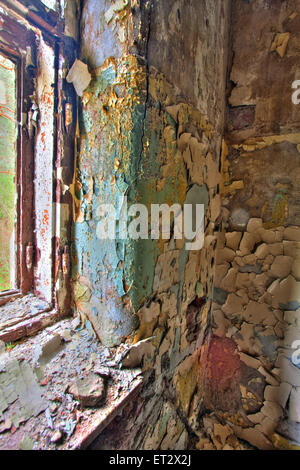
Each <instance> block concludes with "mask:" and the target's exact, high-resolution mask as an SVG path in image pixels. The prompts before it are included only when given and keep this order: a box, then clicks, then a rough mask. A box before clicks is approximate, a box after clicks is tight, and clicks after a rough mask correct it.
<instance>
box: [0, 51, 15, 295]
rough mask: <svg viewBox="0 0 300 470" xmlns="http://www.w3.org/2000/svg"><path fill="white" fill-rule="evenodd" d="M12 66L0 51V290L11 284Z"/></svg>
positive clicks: (12, 283)
mask: <svg viewBox="0 0 300 470" xmlns="http://www.w3.org/2000/svg"><path fill="white" fill-rule="evenodd" d="M16 106H17V105H16V67H15V64H14V63H13V62H12V61H11V60H9V59H8V58H6V57H5V56H3V55H1V54H0V291H4V290H7V289H13V288H15V287H16V286H15V277H16V276H15V258H16V257H15V204H16V191H15V187H16V185H15V175H16Z"/></svg>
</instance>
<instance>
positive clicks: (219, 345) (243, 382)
mask: <svg viewBox="0 0 300 470" xmlns="http://www.w3.org/2000/svg"><path fill="white" fill-rule="evenodd" d="M230 4H231V9H230ZM299 18H300V10H299V5H298V3H297V2H296V1H293V0H289V1H285V2H282V1H277V0H276V1H269V0H251V1H247V2H246V1H241V0H233V1H232V2H221V1H211V0H206V1H203V2H199V1H196V0H189V1H188V2H186V1H183V0H182V1H181V0H176V1H175V2H174V1H169V0H166V1H163V2H162V1H159V0H153V1H152V2H150V1H149V2H139V1H137V0H131V1H127V0H124V1H115V2H106V1H104V0H103V1H101V2H95V1H93V0H86V1H85V2H84V5H83V11H82V21H81V35H82V37H81V40H82V44H81V46H82V49H81V50H82V57H81V58H82V60H83V61H85V62H86V63H87V64H88V66H89V70H90V72H91V73H92V81H91V83H90V85H89V87H88V88H87V89H86V90H85V92H84V94H83V98H82V110H81V113H80V145H79V152H78V155H77V162H76V171H75V174H74V179H73V184H72V185H71V192H72V197H73V201H74V212H73V220H74V223H73V246H72V260H73V278H72V279H73V299H74V308H75V311H77V312H80V314H81V316H82V317H83V318H84V319H88V320H89V321H90V322H91V323H92V324H93V326H94V329H95V331H96V332H97V335H98V337H99V338H100V340H101V341H102V342H103V343H104V344H106V345H109V346H113V345H116V344H119V343H120V342H122V341H123V340H125V339H126V340H127V341H128V342H135V343H136V344H138V342H139V341H140V340H144V339H149V340H148V341H147V343H142V345H141V348H144V349H143V350H142V352H143V354H142V355H143V361H142V367H143V371H144V380H145V385H144V389H143V391H142V393H141V394H140V396H139V397H138V399H137V400H136V401H135V402H134V403H132V404H130V405H128V407H127V409H126V410H125V417H123V418H122V417H119V418H118V419H117V420H116V421H115V422H114V423H112V425H111V426H110V427H109V428H108V429H107V432H106V433H104V434H102V435H101V436H100V437H99V439H98V440H97V442H96V443H95V446H96V448H117V449H121V448H124V449H178V450H180V449H187V448H196V449H199V450H202V449H253V448H260V449H272V448H276V449H282V448H297V447H299V420H300V418H299V402H300V400H299V390H300V388H299V387H300V384H299V367H298V366H297V364H296V363H295V352H296V351H297V350H296V349H295V341H296V342H297V341H299V340H300V335H299V318H298V315H299V307H300V305H299V303H300V298H299V282H300V277H299V241H300V228H299V190H298V188H299V163H298V158H299V145H300V141H299V129H298V119H297V116H298V115H297V112H298V108H297V106H295V105H294V104H293V103H292V100H291V95H292V91H293V90H292V88H291V86H292V83H293V81H294V80H296V79H297V78H299V77H298V75H297V74H298V71H297V63H298V54H299V53H298V45H299ZM229 25H230V35H229ZM229 39H230V40H229ZM228 46H229V54H227V53H228ZM226 67H227V68H228V80H227V83H226ZM226 97H227V106H226V99H225V98H226ZM125 196H126V197H127V200H128V204H131V203H133V202H137V203H142V204H145V205H146V206H147V207H148V208H149V207H150V205H151V204H152V203H156V204H160V203H167V204H169V205H172V204H174V203H179V204H181V205H182V204H184V202H194V203H195V202H197V203H203V204H204V205H205V245H204V247H203V249H202V250H200V251H195V252H188V251H186V250H185V247H184V241H180V240H176V239H174V238H172V239H171V240H158V241H155V240H154V241H150V240H137V241H132V240H126V241H124V240H116V241H100V240H99V238H98V237H97V226H98V223H99V221H100V215H99V207H100V204H103V203H113V204H117V203H119V202H120V201H121V203H120V205H119V206H117V210H118V211H121V208H122V201H124V198H125ZM146 344H147V347H146V346H145V345H146ZM296 354H297V352H296ZM297 357H298V356H296V358H297ZM293 361H294V362H293ZM105 446H106V447H105Z"/></svg>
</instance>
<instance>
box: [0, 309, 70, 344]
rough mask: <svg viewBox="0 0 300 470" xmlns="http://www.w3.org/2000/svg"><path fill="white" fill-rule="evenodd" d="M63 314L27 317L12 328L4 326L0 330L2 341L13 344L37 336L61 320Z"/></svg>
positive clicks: (50, 313) (51, 311)
mask: <svg viewBox="0 0 300 470" xmlns="http://www.w3.org/2000/svg"><path fill="white" fill-rule="evenodd" d="M61 318H62V317H61V314H60V313H59V312H57V311H56V310H50V311H46V312H42V313H37V314H35V315H34V316H31V317H27V318H25V319H23V320H22V321H18V322H17V323H16V324H14V325H11V326H8V325H7V326H4V327H3V328H1V329H0V340H1V341H4V343H12V342H15V341H18V340H20V339H23V338H27V337H29V336H32V335H34V334H36V333H37V332H38V331H40V330H42V329H43V328H45V327H47V326H50V325H52V324H54V323H55V322H57V321H58V320H60V319H61Z"/></svg>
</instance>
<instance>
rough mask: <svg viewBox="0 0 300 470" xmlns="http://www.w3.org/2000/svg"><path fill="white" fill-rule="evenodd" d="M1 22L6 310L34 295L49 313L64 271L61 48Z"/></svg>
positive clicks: (38, 33) (1, 275)
mask: <svg viewBox="0 0 300 470" xmlns="http://www.w3.org/2000/svg"><path fill="white" fill-rule="evenodd" d="M0 23H1V30H0V88H1V89H0V112H1V114H0V136H1V143H0V306H1V304H3V303H5V302H6V301H7V300H10V299H12V298H14V297H15V296H20V295H24V294H27V293H34V295H35V296H36V297H39V298H40V299H43V300H44V301H46V302H47V304H48V306H49V309H50V308H53V307H55V270H56V271H57V269H58V266H59V265H60V264H61V256H60V255H59V247H57V246H55V243H54V241H55V236H56V234H57V233H59V230H60V220H59V215H60V211H59V208H58V204H57V202H58V201H57V199H58V197H59V191H58V190H57V186H56V184H57V180H56V171H58V170H57V160H56V157H57V154H58V152H57V148H58V139H57V121H58V112H55V111H57V106H58V101H59V100H58V69H59V67H58V51H59V47H58V45H57V40H56V38H55V37H54V36H53V35H52V34H49V33H48V32H47V31H45V30H43V29H41V30H40V29H38V28H37V27H36V26H31V25H30V24H29V23H28V21H26V20H23V18H22V16H20V15H19V12H15V11H13V10H11V9H9V8H7V9H4V8H1V7H0ZM43 25H44V26H45V21H44V23H43ZM44 29H45V28H44ZM52 29H53V28H52ZM57 238H58V237H57ZM41 304H42V305H43V310H45V303H44V302H42V303H41ZM0 323H1V312H0Z"/></svg>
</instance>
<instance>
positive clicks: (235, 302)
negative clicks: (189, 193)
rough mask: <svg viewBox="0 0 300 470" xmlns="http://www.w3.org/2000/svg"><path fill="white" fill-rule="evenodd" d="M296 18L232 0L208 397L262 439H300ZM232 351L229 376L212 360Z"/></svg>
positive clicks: (289, 442)
mask: <svg viewBox="0 0 300 470" xmlns="http://www.w3.org/2000/svg"><path fill="white" fill-rule="evenodd" d="M299 21H300V10H299V4H298V2H295V1H272V2H270V1H266V0H263V1H258V0H252V1H249V2H246V1H233V2H232V20H231V44H232V45H231V64H230V66H229V77H228V79H229V84H228V109H227V121H226V127H227V129H226V134H225V140H224V144H223V152H222V171H223V184H222V188H221V194H222V203H223V207H222V217H223V232H222V234H221V236H220V237H219V240H218V249H217V257H216V262H217V267H216V276H215V292H214V305H213V334H214V339H213V342H212V343H211V352H210V360H209V362H208V366H207V374H208V376H209V380H208V386H207V397H208V404H209V408H210V409H211V410H213V411H214V419H216V418H217V419H218V420H220V419H221V420H225V421H226V423H230V425H231V427H232V429H233V430H234V432H235V434H236V435H237V436H238V437H239V438H241V439H243V440H245V441H247V442H248V443H250V444H251V445H253V446H254V447H258V448H259V449H272V448H277V449H291V448H299V442H300V439H299V429H300V428H299V421H300V415H299V403H300V400H299V398H300V395H299V390H300V389H299V377H300V373H299V368H298V367H297V360H295V359H297V352H296V351H297V347H296V344H295V341H299V339H300V330H299V301H300V290H299V287H300V283H299V280H300V278H299V241H300V227H299V222H300V221H299V168H300V167H299V118H298V113H299V108H298V107H297V106H296V105H294V104H293V103H292V99H291V96H292V92H293V90H292V83H293V81H294V80H296V79H297V78H298V77H299V70H298V63H299V41H300V36H299ZM228 349H229V350H231V353H230V356H231V359H232V361H234V362H235V367H234V369H233V370H232V371H231V373H229V374H228V373H227V371H226V372H225V373H222V370H221V369H222V368H223V370H224V364H225V362H224V358H222V359H221V361H220V364H219V366H220V368H219V367H218V365H216V364H215V351H218V350H223V351H228ZM295 353H296V358H295ZM226 354H227V353H226ZM293 358H294V359H293ZM229 378H230V386H229V387H228V388H227V386H226V379H227V380H228V379H229ZM217 379H218V380H217ZM228 385H229V384H228ZM224 386H225V387H224Z"/></svg>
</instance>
